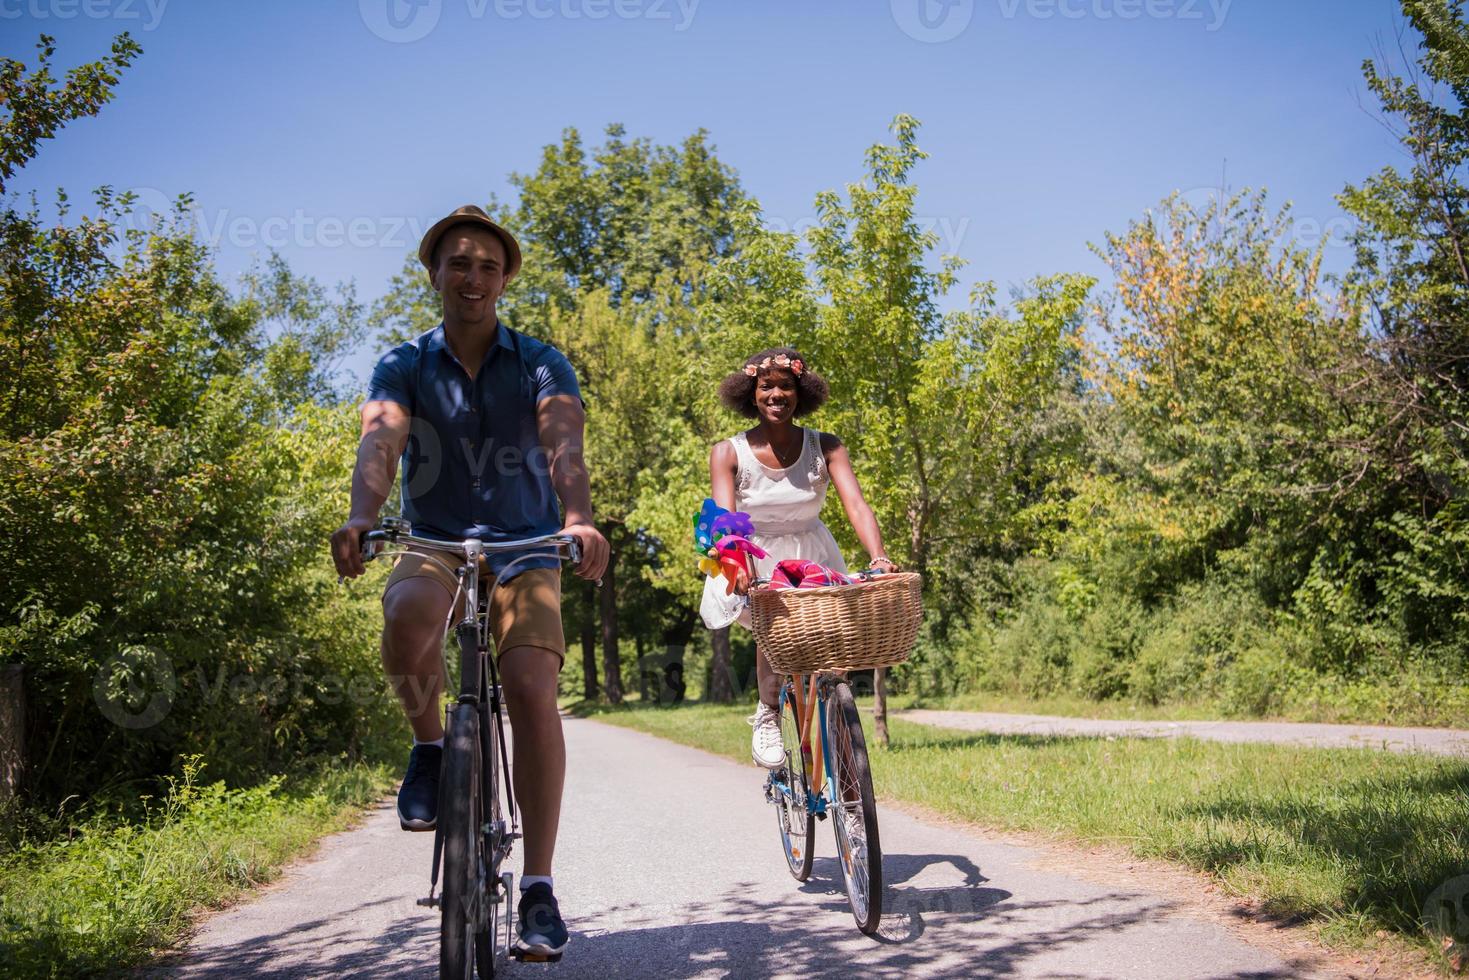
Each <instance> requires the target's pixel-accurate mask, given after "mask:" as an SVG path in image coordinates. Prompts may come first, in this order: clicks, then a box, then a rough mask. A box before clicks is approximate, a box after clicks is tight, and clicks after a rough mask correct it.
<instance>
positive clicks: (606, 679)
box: [600, 548, 622, 704]
mask: <svg viewBox="0 0 1469 980" xmlns="http://www.w3.org/2000/svg"><path fill="white" fill-rule="evenodd" d="M600 598H601V600H602V669H603V678H602V686H603V688H604V689H605V690H606V691H607V700H608V701H610V702H612V703H613V704H621V703H622V658H621V656H619V654H618V651H617V549H615V548H614V549H612V552H611V554H609V555H608V556H607V570H606V571H605V572H603V573H602V595H601V597H600Z"/></svg>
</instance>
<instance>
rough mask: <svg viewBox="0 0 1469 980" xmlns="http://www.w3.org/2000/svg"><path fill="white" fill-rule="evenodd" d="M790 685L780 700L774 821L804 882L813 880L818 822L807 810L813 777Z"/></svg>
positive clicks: (789, 865) (788, 859) (791, 864)
mask: <svg viewBox="0 0 1469 980" xmlns="http://www.w3.org/2000/svg"><path fill="white" fill-rule="evenodd" d="M791 693H792V688H791V686H790V685H789V684H787V685H786V686H785V689H784V690H783V691H782V692H781V697H780V742H781V747H782V749H783V750H784V754H785V762H783V763H782V764H781V767H780V768H779V769H777V770H775V771H774V772H773V773H771V776H770V778H771V781H772V782H773V783H774V784H776V785H775V787H774V789H775V800H774V802H775V819H776V824H777V826H778V828H779V830H780V846H781V849H782V850H784V851H785V856H786V867H787V868H789V869H790V872H791V877H792V878H795V879H796V880H797V881H805V880H806V879H807V878H809V877H811V857H812V851H814V850H815V847H814V845H815V844H816V821H815V820H814V819H812V817H811V814H810V812H809V810H808V809H807V800H809V799H810V793H811V778H810V774H809V773H810V766H809V765H808V760H807V759H806V757H805V756H804V755H803V754H802V752H801V720H800V718H799V716H798V714H797V711H796V702H795V700H794V699H793V698H792V696H791Z"/></svg>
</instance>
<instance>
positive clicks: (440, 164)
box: [0, 0, 1416, 371]
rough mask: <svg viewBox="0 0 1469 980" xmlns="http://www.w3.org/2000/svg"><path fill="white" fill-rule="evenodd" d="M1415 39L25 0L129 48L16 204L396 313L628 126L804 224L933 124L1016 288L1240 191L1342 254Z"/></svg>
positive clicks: (907, 13) (12, 17)
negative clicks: (544, 183)
mask: <svg viewBox="0 0 1469 980" xmlns="http://www.w3.org/2000/svg"><path fill="white" fill-rule="evenodd" d="M1400 26H1401V16H1400V14H1399V12H1398V7H1397V4H1396V3H1392V2H1387V0H845V2H842V0H786V2H774V0H254V2H248V3H246V2H235V3H225V2H206V0H0V54H3V55H6V56H10V57H17V58H20V59H22V60H24V61H27V62H30V61H31V60H32V57H33V53H32V46H33V45H34V42H35V37H36V35H38V34H39V33H42V32H46V33H51V34H53V35H55V36H56V37H57V38H58V41H59V52H58V59H59V62H60V63H61V64H62V65H63V66H70V65H72V64H75V63H78V62H81V61H86V60H91V59H93V58H95V57H97V56H98V55H100V54H101V53H103V51H104V50H105V48H106V45H107V42H108V39H109V38H110V37H111V35H112V34H114V33H116V32H118V31H120V30H130V31H131V32H132V33H133V35H134V37H136V38H137V39H138V40H139V41H140V42H141V43H142V45H143V48H144V54H143V56H142V58H141V59H140V60H139V61H138V62H137V63H136V64H135V65H134V67H133V68H132V69H131V70H130V71H129V72H128V74H127V75H126V77H125V78H124V81H123V83H122V85H121V87H120V89H119V92H118V95H117V98H116V100H115V101H114V102H113V103H112V104H111V105H109V106H107V107H105V108H104V109H103V111H102V114H101V116H100V117H98V118H97V119H91V120H83V121H80V122H76V123H73V124H71V125H70V126H69V127H68V128H67V129H66V130H65V131H64V132H63V133H62V135H61V136H60V137H58V138H57V139H56V140H54V141H52V142H50V143H49V144H46V145H45V146H44V147H43V149H42V152H41V155H40V157H39V158H38V159H37V160H36V161H35V162H33V163H32V164H31V165H30V167H29V168H27V170H25V171H23V172H22V174H21V175H20V177H19V178H17V179H16V180H15V181H14V182H13V183H12V188H13V189H14V190H18V191H30V190H37V191H39V192H40V193H41V194H42V195H43V199H44V198H45V197H48V196H49V195H50V193H51V192H52V191H53V190H54V189H55V188H56V187H58V186H62V187H65V188H66V189H67V190H68V191H69V192H70V193H71V194H72V197H73V199H74V201H76V200H78V199H80V198H84V197H85V196H86V195H85V192H86V191H88V190H89V189H90V188H92V187H95V186H97V185H100V184H104V183H105V184H111V185H113V186H114V187H116V188H119V189H123V188H137V189H141V193H142V195H143V199H144V200H145V202H148V203H150V204H161V202H162V201H163V200H165V199H167V198H169V197H172V196H173V195H175V194H177V193H179V192H182V191H191V192H193V194H194V195H195V198H196V201H197V204H198V207H199V209H200V220H201V222H202V225H203V227H204V229H205V233H206V235H209V236H210V237H211V238H216V239H217V240H218V242H219V261H220V266H221V268H222V269H223V270H224V271H225V272H226V273H228V274H235V273H238V272H239V271H241V270H243V269H245V268H247V267H248V266H249V265H250V263H251V262H252V261H253V260H254V259H255V258H256V257H258V256H261V255H263V254H265V252H266V251H267V248H268V247H269V246H270V245H275V246H277V247H278V250H279V251H280V252H281V253H282V254H283V255H284V256H285V257H286V258H287V259H288V260H289V261H290V263H291V264H292V266H293V267H294V268H295V269H296V270H297V271H299V272H302V273H306V274H309V275H312V276H315V277H317V278H318V279H321V280H323V281H325V282H329V283H330V282H336V281H341V280H347V279H354V280H355V281H356V283H357V285H358V288H359V291H360V293H361V295H363V296H364V297H367V298H369V299H370V298H372V297H375V296H377V295H379V294H380V293H381V292H382V291H383V289H384V287H385V285H386V282H387V280H388V277H389V276H391V275H392V274H393V273H394V272H396V271H397V270H398V269H399V268H400V267H401V265H402V261H403V257H404V255H405V254H407V253H408V252H409V251H411V250H412V248H413V247H414V246H415V245H416V236H415V234H414V230H415V229H421V228H422V227H424V226H425V225H426V224H427V223H429V222H431V221H432V220H433V219H435V218H437V217H439V216H440V215H442V214H444V213H446V212H447V211H449V210H451V209H452V208H453V207H455V206H457V205H459V204H461V203H465V202H470V201H474V202H481V201H484V200H486V199H487V198H488V197H489V196H490V195H492V194H493V195H496V196H498V197H500V198H501V199H502V200H504V199H509V198H512V197H513V194H512V189H511V188H510V186H509V184H508V183H507V182H506V175H507V174H508V173H510V172H511V171H526V170H530V169H532V168H533V167H534V166H535V163H536V160H537V158H538V155H539V151H540V148H541V147H542V146H543V145H544V144H546V143H548V142H551V141H553V140H555V139H557V138H558V135H559V133H560V132H561V130H562V129H563V128H564V127H567V126H575V127H578V128H579V129H580V130H581V131H582V133H583V135H584V136H585V137H586V138H587V139H588V141H589V142H595V141H596V140H597V139H598V138H599V137H600V134H601V131H602V129H603V128H604V127H605V126H606V125H607V124H608V123H609V122H614V121H616V122H621V123H623V124H624V125H626V127H627V129H628V132H629V134H631V135H637V136H648V137H650V138H652V139H654V140H655V141H658V142H677V141H679V140H681V139H682V138H683V137H684V136H686V135H687V134H688V133H690V132H692V131H693V130H695V129H698V128H700V127H703V128H705V129H707V130H708V131H709V133H710V136H711V139H712V141H713V142H714V144H715V146H716V147H717V150H718V153H719V155H720V157H721V158H722V159H723V160H725V161H726V162H727V163H729V164H730V165H732V166H733V167H734V168H735V169H736V170H737V171H738V172H739V174H740V177H741V180H742V182H743V184H744V186H745V188H746V189H747V191H748V192H750V193H752V194H753V195H755V196H756V197H758V198H759V199H760V201H761V203H762V204H763V206H764V208H765V210H766V212H767V214H768V215H769V216H770V219H771V221H772V223H773V224H775V225H777V226H780V227H800V226H802V225H804V224H805V223H808V222H810V221H811V218H812V207H811V203H812V198H813V196H814V195H815V193H816V192H817V191H819V190H822V189H826V188H833V187H840V186H841V185H843V184H844V183H846V182H848V181H851V180H855V179H858V178H859V177H860V175H861V167H862V154H863V151H864V150H865V148H866V147H867V146H868V145H870V144H871V143H873V142H874V141H876V140H879V139H884V138H887V136H888V134H887V125H888V123H889V122H890V121H891V119H892V117H893V116H894V115H896V114H898V113H900V112H906V113H910V114H912V115H913V116H916V117H917V118H918V119H919V120H921V121H922V123H923V128H922V130H921V132H920V136H919V141H920V145H921V146H922V147H923V148H924V149H925V150H927V151H928V152H929V153H930V154H931V159H929V160H927V161H925V162H924V163H923V164H922V165H921V167H920V169H919V171H918V173H917V182H918V184H919V187H920V198H919V211H920V213H921V215H922V216H923V217H924V218H925V219H928V220H929V221H930V222H931V223H932V226H933V227H934V229H935V230H936V231H937V232H938V233H939V234H940V236H941V239H943V241H942V243H941V248H942V250H944V251H948V252H953V253H955V254H958V255H960V256H962V257H963V258H965V259H967V260H969V266H968V268H967V269H966V271H965V275H964V278H965V280H966V282H967V281H969V280H976V279H989V280H994V281H996V282H998V283H999V284H1000V286H1001V289H1002V291H1004V290H1006V289H1008V288H1009V287H1010V286H1011V285H1014V284H1019V283H1024V282H1025V281H1027V280H1029V279H1030V278H1032V277H1034V276H1036V275H1040V274H1047V273H1052V272H1062V271H1075V272H1085V273H1089V274H1092V275H1099V274H1101V272H1102V268H1101V264H1100V262H1099V261H1098V260H1097V259H1096V258H1095V257H1094V256H1093V255H1091V254H1090V252H1089V251H1088V250H1087V242H1089V241H1097V240H1099V239H1100V238H1101V236H1102V234H1103V232H1104V231H1106V230H1109V229H1110V230H1121V229H1122V228H1124V227H1125V226H1126V224H1127V222H1128V221H1129V220H1131V219H1134V218H1136V217H1139V216H1140V215H1141V214H1142V213H1143V211H1144V210H1145V209H1147V208H1148V207H1150V206H1152V205H1154V204H1155V203H1156V202H1157V201H1158V200H1159V199H1161V198H1162V197H1164V196H1165V195H1167V194H1168V193H1169V192H1171V191H1175V190H1176V191H1183V192H1188V193H1189V195H1190V198H1191V199H1192V200H1195V201H1198V202H1202V201H1203V200H1204V199H1206V198H1207V196H1208V195H1209V194H1210V193H1211V191H1210V189H1211V188H1217V187H1218V186H1219V185H1220V183H1221V179H1223V180H1226V181H1227V183H1228V185H1229V186H1230V187H1231V188H1235V189H1238V188H1241V187H1246V186H1250V187H1266V188H1268V189H1269V190H1270V193H1271V196H1272V199H1273V200H1274V201H1276V202H1284V201H1287V200H1289V201H1292V202H1294V204H1295V209H1296V214H1297V216H1298V221H1299V222H1300V224H1299V226H1298V227H1299V230H1300V231H1301V233H1302V237H1304V238H1311V237H1313V236H1326V237H1327V239H1328V242H1329V243H1331V244H1329V246H1328V249H1327V261H1328V263H1329V264H1330V265H1333V266H1336V267H1340V265H1341V264H1342V263H1344V262H1345V261H1346V260H1347V258H1348V256H1347V250H1346V248H1345V247H1344V246H1343V245H1341V244H1340V243H1341V241H1342V238H1343V231H1344V229H1345V227H1346V226H1345V223H1344V220H1343V217H1342V215H1341V213H1340V210H1339V208H1338V207H1337V205H1336V204H1335V202H1334V200H1333V197H1334V195H1335V194H1337V193H1338V192H1339V191H1340V190H1341V189H1342V187H1343V185H1344V184H1346V183H1347V182H1349V181H1357V180H1360V179H1361V178H1363V177H1365V176H1366V175H1368V174H1370V173H1372V172H1374V171H1376V170H1377V169H1379V168H1380V167H1382V166H1383V165H1384V164H1387V163H1401V162H1402V155H1401V152H1400V151H1399V149H1398V148H1397V145H1396V144H1395V142H1394V141H1393V140H1392V139H1391V137H1390V136H1389V135H1388V133H1387V132H1386V131H1385V130H1384V129H1383V127H1382V126H1381V125H1380V124H1379V122H1378V121H1377V119H1376V117H1375V112H1374V107H1373V104H1372V100H1371V97H1370V94H1369V93H1368V92H1367V91H1366V87H1365V85H1364V84H1363V82H1362V78H1361V71H1360V66H1361V62H1362V60H1363V59H1364V58H1366V57H1369V56H1371V55H1372V54H1373V53H1374V51H1375V50H1376V49H1377V48H1378V47H1380V46H1383V45H1386V46H1387V47H1388V48H1391V49H1394V50H1395V48H1396V42H1395V32H1396V31H1397V30H1398V29H1399V28H1400ZM1413 43H1416V40H1414V42H1413ZM964 291H967V290H964ZM372 356H373V352H371V351H364V352H363V353H362V355H361V357H360V358H357V359H354V362H353V365H352V366H353V367H354V368H356V369H358V370H359V371H360V370H361V368H362V366H364V365H366V364H367V363H368V362H369V361H370V360H371V358H372Z"/></svg>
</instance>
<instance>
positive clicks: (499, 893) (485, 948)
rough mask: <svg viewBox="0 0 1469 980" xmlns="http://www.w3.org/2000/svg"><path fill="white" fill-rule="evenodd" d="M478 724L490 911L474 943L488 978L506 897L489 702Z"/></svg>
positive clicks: (495, 732)
mask: <svg viewBox="0 0 1469 980" xmlns="http://www.w3.org/2000/svg"><path fill="white" fill-rule="evenodd" d="M479 724H480V750H481V753H482V755H481V757H480V758H481V761H482V769H481V771H482V773H483V776H482V780H481V783H480V785H481V786H483V787H484V798H485V801H486V806H485V808H484V809H485V820H484V826H485V833H484V843H483V847H484V854H485V865H486V867H485V883H486V885H487V886H488V888H489V911H488V914H487V920H488V925H487V929H486V935H487V936H488V941H487V942H481V943H476V944H475V961H476V965H477V967H478V969H479V975H480V976H481V977H482V978H486V980H488V978H491V977H493V976H494V975H495V957H496V954H497V952H498V949H497V947H496V944H497V943H498V942H499V940H500V906H501V904H502V903H503V902H505V901H506V900H507V897H506V896H507V895H508V892H505V891H504V886H503V885H502V883H501V881H500V862H501V860H502V859H503V857H504V853H503V851H502V847H503V843H504V835H505V833H506V828H505V821H504V816H503V813H502V810H501V806H500V782H499V780H500V755H499V752H500V744H499V740H500V729H499V727H498V726H497V725H496V724H495V718H494V717H493V715H492V714H491V712H490V709H489V706H488V705H484V704H482V705H481V706H480V712H479Z"/></svg>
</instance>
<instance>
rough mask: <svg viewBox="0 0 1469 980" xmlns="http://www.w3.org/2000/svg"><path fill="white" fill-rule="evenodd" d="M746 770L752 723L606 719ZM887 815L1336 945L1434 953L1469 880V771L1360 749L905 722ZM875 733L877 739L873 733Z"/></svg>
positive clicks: (888, 760) (700, 709)
mask: <svg viewBox="0 0 1469 980" xmlns="http://www.w3.org/2000/svg"><path fill="white" fill-rule="evenodd" d="M580 710H581V711H582V712H583V713H595V714H596V715H597V717H598V718H599V719H600V720H603V721H608V722H611V723H613V724H618V725H623V726H626V727H629V728H635V729H638V730H641V731H645V732H649V733H651V734H654V735H658V736H661V737H664V738H668V739H672V740H673V741H677V742H681V743H684V744H686V745H692V746H695V747H697V748H702V749H706V750H709V751H711V752H715V753H717V754H720V755H725V756H729V757H730V758H734V759H739V760H742V761H744V760H748V758H749V732H750V729H749V727H748V726H747V725H746V724H745V721H744V717H745V715H746V714H748V712H749V710H750V709H749V707H748V706H743V705H742V706H737V707H726V706H713V705H696V706H690V707H682V708H673V709H656V710H654V709H642V710H638V709H622V710H615V711H607V710H598V709H595V708H588V707H586V706H583V707H582V708H581V709H580ZM891 730H892V746H891V747H890V748H889V749H887V750H874V751H873V753H872V756H873V758H872V763H873V778H874V780H875V782H876V791H877V794H878V796H879V798H886V799H896V800H903V801H907V802H910V803H916V804H920V805H922V806H926V807H929V808H931V809H933V810H936V811H938V812H940V813H943V814H946V815H949V816H952V817H957V818H960V819H962V820H968V821H972V822H975V823H978V824H981V825H983V826H986V827H992V828H996V829H1001V830H1021V831H1030V832H1041V833H1044V834H1048V835H1052V836H1054V837H1057V838H1063V839H1067V840H1072V841H1080V842H1086V843H1101V844H1108V845H1114V846H1119V847H1124V848H1126V849H1128V850H1130V851H1131V852H1132V853H1134V854H1136V855H1138V856H1139V857H1144V858H1159V859H1165V860H1169V861H1174V862H1178V863H1180V864H1184V865H1187V866H1188V867H1190V868H1195V869H1198V870H1200V871H1204V872H1208V873H1209V874H1211V875H1213V876H1215V877H1216V878H1217V879H1218V880H1219V881H1220V882H1221V883H1222V885H1223V886H1224V887H1225V888H1226V889H1228V890H1229V891H1231V892H1233V893H1235V894H1237V895H1239V896H1247V897H1249V898H1251V899H1253V900H1255V901H1257V902H1259V903H1260V905H1261V906H1262V908H1263V910H1264V911H1266V912H1268V913H1271V914H1273V915H1276V916H1279V917H1281V918H1283V919H1285V920H1288V921H1304V922H1309V923H1311V924H1313V925H1314V926H1315V927H1317V928H1318V929H1319V930H1320V932H1321V935H1322V937H1323V938H1324V939H1326V940H1327V941H1329V942H1332V943H1337V944H1342V945H1348V946H1356V945H1373V937H1374V934H1375V933H1376V932H1377V931H1378V930H1387V931H1388V932H1390V933H1393V934H1396V935H1398V936H1400V937H1405V938H1408V939H1411V940H1412V941H1413V943H1414V944H1416V945H1418V946H1419V947H1420V948H1425V947H1426V945H1427V943H1428V939H1427V937H1426V936H1425V934H1424V933H1423V931H1422V929H1421V928H1420V926H1419V924H1418V923H1419V909H1420V905H1421V903H1422V902H1423V901H1424V900H1425V898H1427V896H1428V895H1429V894H1430V893H1431V892H1432V891H1433V890H1434V889H1435V888H1436V887H1437V886H1439V885H1441V884H1443V883H1444V882H1445V881H1447V880H1448V879H1450V878H1453V877H1455V876H1458V875H1463V874H1466V873H1469V762H1465V761H1464V760H1457V759H1444V758H1437V757H1429V756H1417V755H1396V754H1389V753H1384V752H1374V751H1365V750H1356V749H1335V750H1333V749H1311V748H1299V747H1291V746H1279V745H1228V744H1221V743H1214V742H1203V741H1198V740H1193V739H1111V740H1109V739H1097V738H1059V737H1036V736H999V735H988V734H978V733H972V732H950V731H945V730H941V729H937V728H930V727H926V726H922V725H914V724H909V723H905V722H902V721H898V720H895V721H894V722H893V724H892V729H891ZM870 731H871V729H870V727H869V732H870Z"/></svg>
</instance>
